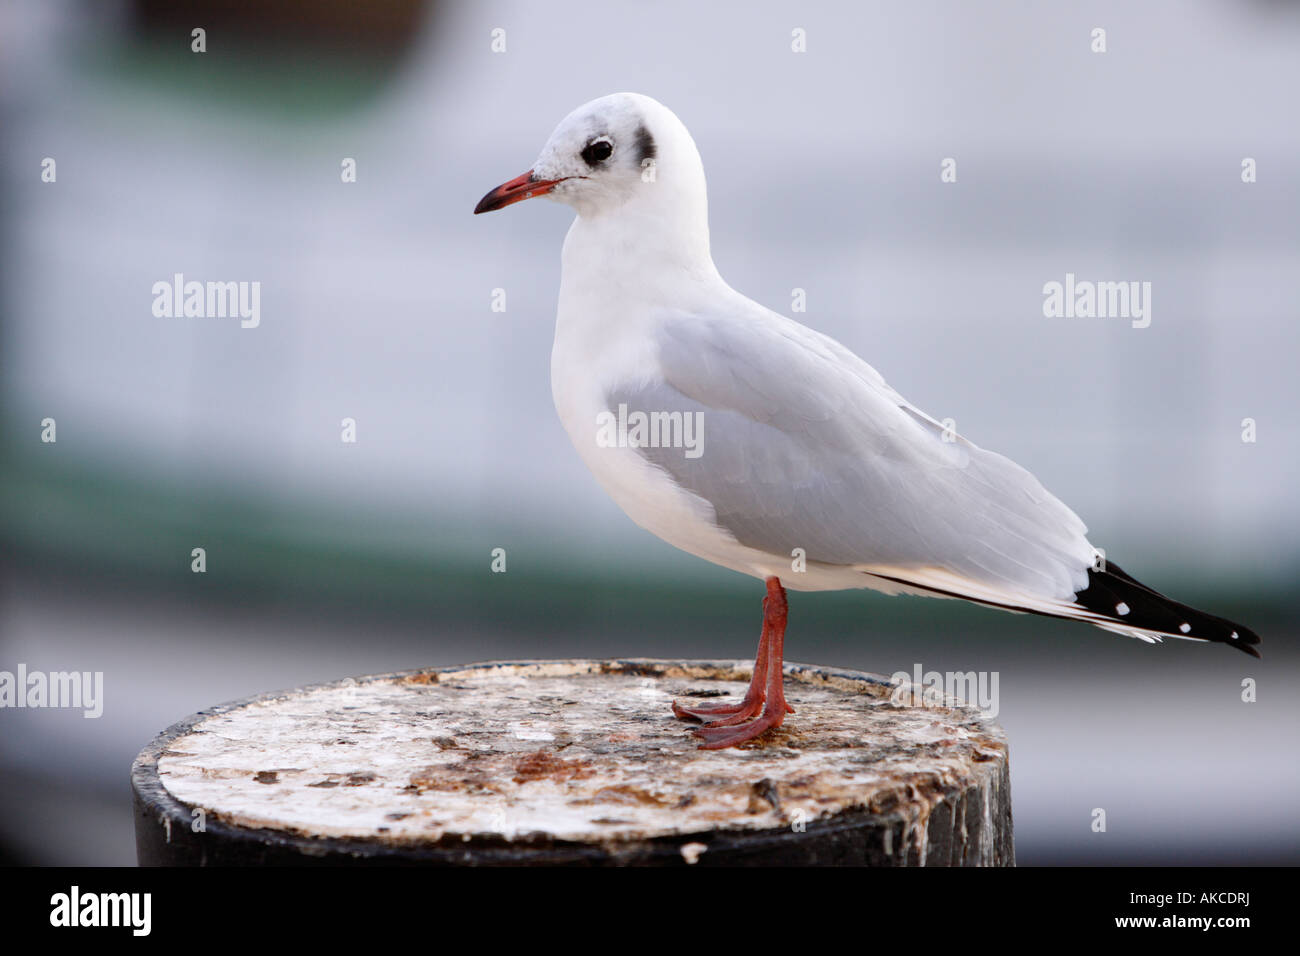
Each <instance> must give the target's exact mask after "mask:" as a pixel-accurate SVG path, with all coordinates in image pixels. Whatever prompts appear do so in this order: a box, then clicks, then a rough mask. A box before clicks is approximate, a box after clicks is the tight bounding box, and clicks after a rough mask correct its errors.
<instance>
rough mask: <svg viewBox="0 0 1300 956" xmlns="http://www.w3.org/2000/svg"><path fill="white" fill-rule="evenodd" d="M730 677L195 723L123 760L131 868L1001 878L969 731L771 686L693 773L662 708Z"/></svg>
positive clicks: (486, 678) (518, 686)
mask: <svg viewBox="0 0 1300 956" xmlns="http://www.w3.org/2000/svg"><path fill="white" fill-rule="evenodd" d="M750 666H751V665H750V664H748V663H745V662H739V661H736V662H731V661H658V660H611V661H601V660H567V661H531V662H530V661H525V662H513V663H491V664H475V665H470V666H466V667H451V668H440V669H432V670H421V671H411V672H406V673H400V674H387V675H381V676H375V677H365V678H358V679H348V680H343V681H339V682H336V683H332V684H324V685H318V686H313V687H306V688H302V689H299V690H294V691H290V692H287V693H280V694H270V695H266V696H262V697H256V698H251V699H248V700H243V701H237V702H234V703H231V704H225V705H222V706H220V707H215V708H212V709H211V710H207V711H203V712H201V713H199V714H196V715H194V716H193V717H190V718H188V719H186V720H184V721H181V722H180V723H178V724H176V725H175V726H173V727H171V728H170V729H168V730H167V731H166V732H164V733H163V734H161V735H160V736H159V737H158V738H157V739H155V740H154V741H153V742H152V743H151V744H150V745H149V746H148V747H147V748H145V750H144V751H142V752H141V754H140V755H139V756H138V757H137V758H136V761H135V764H134V766H133V767H132V773H131V778H132V787H133V790H134V793H135V803H136V835H137V848H138V853H139V860H140V862H141V863H142V864H147V865H148V864H164V865H165V864H199V865H202V864H275V863H294V864H301V863H336V864H337V863H351V864H355V863H388V864H393V863H397V864H401V863H418V864H443V865H455V864H466V865H488V864H516V865H531V864H593V863H595V864H602V863H603V864H618V863H637V864H647V863H649V864H673V863H675V864H698V865H707V864H745V865H754V864H763V863H773V864H869V865H887V866H903V865H913V866H914V865H930V866H934V865H940V866H943V865H965V866H971V865H1011V864H1013V862H1014V850H1013V844H1012V829H1011V799H1010V791H1009V775H1008V765H1007V747H1006V740H1005V737H1004V735H1003V733H1002V730H1001V728H1000V727H998V725H997V724H996V723H995V722H994V721H993V720H992V719H991V718H990V717H988V716H986V715H985V714H983V713H982V712H980V711H978V710H976V709H975V708H972V707H969V706H966V705H964V704H960V703H958V702H955V701H953V700H951V699H947V700H943V699H941V698H936V697H935V695H934V694H933V693H932V692H928V691H927V693H926V695H925V697H924V699H922V697H921V694H920V691H919V690H917V691H916V696H915V697H913V696H911V692H910V689H907V688H903V689H900V688H899V687H897V686H896V685H894V684H891V683H890V682H889V681H888V680H887V679H885V678H883V677H878V676H875V675H872V674H866V673H860V672H856V671H842V670H831V669H826V668H819V667H812V666H807V665H801V664H788V665H786V681H787V697H788V699H789V701H790V703H791V704H792V705H793V706H794V708H795V710H796V711H797V715H796V716H795V717H792V718H791V719H789V720H787V721H786V723H785V725H784V726H783V727H781V728H779V729H777V730H775V731H773V732H771V733H769V734H767V735H765V736H764V737H762V738H760V739H758V740H756V741H753V742H751V743H749V744H746V745H744V746H742V747H740V748H738V749H732V750H721V751H702V750H698V749H697V748H696V745H697V743H698V741H697V740H696V739H695V738H694V737H693V736H692V735H691V734H690V733H689V728H688V726H687V725H684V724H682V723H681V722H679V721H677V720H675V719H673V717H672V715H671V712H670V709H669V705H670V702H671V701H672V700H673V699H689V698H691V697H696V698H707V697H716V696H719V695H721V694H727V693H729V694H733V695H736V696H740V695H742V694H743V693H744V690H745V685H744V681H746V680H747V679H748V677H749V669H750ZM904 691H905V692H904Z"/></svg>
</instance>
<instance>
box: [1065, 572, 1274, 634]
mask: <svg viewBox="0 0 1300 956" xmlns="http://www.w3.org/2000/svg"><path fill="white" fill-rule="evenodd" d="M1074 607H1077V608H1079V609H1081V610H1083V611H1085V612H1087V613H1086V614H1084V615H1079V617H1080V619H1082V620H1086V621H1088V622H1090V623H1092V624H1095V625H1097V627H1100V628H1103V629H1105V630H1107V631H1114V632H1115V633H1116V634H1124V635H1126V636H1128V637H1136V638H1138V639H1139V640H1143V641H1147V642H1155V641H1159V640H1161V639H1162V638H1165V637H1177V638H1182V639H1184V640H1189V641H1209V642H1213V643H1216V644H1227V645H1229V646H1231V647H1235V648H1237V649H1238V650H1240V651H1244V652H1245V653H1247V654H1250V655H1251V656H1253V657H1259V651H1257V650H1256V649H1255V645H1256V644H1258V643H1259V635H1258V634H1256V633H1255V632H1254V631H1252V630H1250V629H1249V628H1247V627H1243V626H1242V625H1240V624H1235V623H1233V622H1232V621H1229V620H1227V619H1225V618H1221V617H1215V616H1214V615H1213V614H1206V613H1205V612H1204V611H1198V610H1196V609H1195V608H1191V607H1188V606H1187V605H1186V604H1179V603H1178V602H1177V601H1174V600H1172V599H1170V598H1167V597H1165V596H1164V595H1163V594H1161V593H1160V592H1159V591H1155V590H1152V589H1151V588H1149V587H1147V586H1146V585H1145V584H1142V583H1141V582H1140V581H1137V580H1136V579H1134V578H1133V577H1131V576H1130V575H1128V574H1125V573H1124V570H1123V569H1122V568H1120V567H1119V566H1118V565H1116V564H1112V563H1111V562H1109V561H1107V562H1105V564H1104V566H1102V567H1095V568H1090V569H1089V570H1088V586H1087V587H1086V588H1084V589H1083V590H1082V591H1079V592H1077V593H1076V594H1075V595H1074Z"/></svg>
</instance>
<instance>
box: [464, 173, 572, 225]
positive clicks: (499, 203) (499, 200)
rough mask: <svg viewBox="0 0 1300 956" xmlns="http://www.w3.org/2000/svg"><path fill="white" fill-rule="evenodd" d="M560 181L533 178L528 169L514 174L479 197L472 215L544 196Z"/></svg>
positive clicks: (560, 181)
mask: <svg viewBox="0 0 1300 956" xmlns="http://www.w3.org/2000/svg"><path fill="white" fill-rule="evenodd" d="M562 182H564V180H563V179H534V178H533V171H532V170H531V169H530V170H528V172H526V173H524V174H523V175H522V176H516V177H515V178H514V179H512V180H510V182H508V183H502V184H501V185H500V186H498V187H497V188H496V189H494V190H492V191H491V192H490V193H488V194H487V195H486V196H484V197H483V198H482V199H480V200H479V201H478V205H477V206H475V207H474V215H476V216H477V215H478V214H479V213H481V212H492V211H493V210H496V209H502V208H504V207H506V206H509V205H510V204H511V203H517V202H523V201H524V200H525V199H531V198H532V197H534V196H544V195H546V194H547V193H549V192H550V191H551V190H552V189H554V188H555V187H556V186H558V185H559V184H560V183H562Z"/></svg>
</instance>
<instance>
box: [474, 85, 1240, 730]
mask: <svg viewBox="0 0 1300 956" xmlns="http://www.w3.org/2000/svg"><path fill="white" fill-rule="evenodd" d="M532 196H546V197H547V198H549V199H553V200H558V201H559V202H562V203H566V204H567V205H569V206H572V207H573V209H574V210H575V211H576V212H577V218H576V219H575V220H574V222H573V226H572V227H571V228H570V229H569V234H568V236H567V237H566V238H565V240H564V254H563V273H562V277H561V280H560V301H559V309H558V315H557V320H556V326H555V345H554V349H553V350H552V353H551V389H552V394H553V396H554V398H555V407H556V410H557V411H558V412H559V415H560V420H561V422H563V424H564V428H565V430H566V431H567V432H568V433H569V437H570V439H572V441H573V444H574V447H576V448H577V450H578V454H579V455H581V456H582V459H583V461H584V462H586V464H587V467H588V468H590V469H591V471H592V473H593V474H594V475H595V476H596V478H597V480H598V481H599V482H600V484H601V485H602V486H603V487H604V488H605V490H606V491H607V492H608V493H609V494H610V496H611V497H612V498H613V499H614V500H615V501H616V502H618V504H619V505H620V506H621V507H622V508H623V510H624V511H625V512H627V514H628V515H629V516H630V517H631V518H632V520H634V521H635V522H636V523H637V524H639V525H641V526H642V527H643V528H646V529H647V530H649V531H651V532H653V533H654V534H656V535H658V536H659V537H661V538H663V539H664V540H665V541H667V542H669V543H670V544H672V545H674V546H676V547H678V548H681V549H682V550H683V551H688V552H690V553H691V554H694V555H698V556H699V557H701V558H704V559H706V560H708V561H712V562H714V563H715V564H720V565H722V566H723V567H726V568H731V569H732V570H735V571H740V572H742V573H744V574H749V575H753V576H754V577H756V578H761V579H763V580H764V581H765V582H766V584H767V596H766V598H765V599H764V601H763V609H764V614H763V629H762V635H761V637H760V639H759V645H758V654H757V656H756V659H755V662H754V673H753V678H752V680H751V681H750V685H749V691H748V693H747V694H746V695H745V698H744V700H743V701H741V702H740V703H737V704H724V705H713V706H708V705H693V706H690V707H686V706H681V705H678V704H674V705H673V710H674V712H675V713H676V715H677V716H678V717H681V718H683V719H693V720H698V721H701V722H703V726H701V727H700V728H699V729H697V730H696V731H695V733H696V734H697V735H698V736H700V737H702V738H703V740H704V743H703V744H702V746H703V747H706V748H709V749H717V748H721V747H730V746H734V745H736V744H739V743H743V742H745V741H748V740H752V739H753V738H755V737H757V736H758V735H759V734H761V733H763V732H765V731H767V730H769V729H771V728H774V727H778V726H780V724H781V722H782V721H783V720H784V719H785V716H786V714H787V713H793V710H792V708H790V707H789V706H788V705H787V704H786V701H785V696H784V693H783V689H782V679H783V670H782V668H783V656H784V639H785V623H786V595H785V587H784V586H783V584H784V585H786V586H789V587H791V588H794V589H795V590H797V591H820V590H838V589H843V588H873V589H875V590H877V591H883V592H885V593H886V594H902V593H906V594H921V595H928V596H932V597H946V598H964V599H965V600H968V601H973V602H975V603H978V604H984V605H987V606H990V607H997V608H1003V609H1005V610H1009V611H1018V612H1026V611H1027V612H1032V613H1037V614H1046V615H1050V616H1052V617H1062V618H1070V619H1072V620H1079V621H1087V622H1088V623H1090V624H1095V625H1097V626H1098V627H1101V628H1105V629H1106V630H1108V631H1115V632H1117V633H1120V634H1125V635H1129V636H1131V637H1137V638H1140V639H1142V640H1145V641H1148V642H1156V641H1159V640H1160V639H1161V638H1164V637H1179V638H1187V639H1190V640H1198V641H1217V642H1221V643H1225V644H1230V645H1232V646H1233V647H1237V648H1239V649H1241V650H1243V651H1246V652H1247V653H1250V654H1254V655H1255V656H1256V657H1258V656H1259V654H1258V652H1257V651H1256V650H1255V649H1254V647H1253V646H1252V645H1254V644H1258V643H1259V637H1258V636H1257V635H1255V634H1254V633H1253V632H1251V631H1249V630H1247V629H1246V628H1245V627H1242V626H1241V625H1239V624H1234V623H1232V622H1230V621H1226V620H1224V619H1222V618H1218V617H1213V616H1211V615H1209V614H1205V613H1202V612H1200V611H1196V610H1193V609H1192V608H1189V607H1186V606H1185V605H1182V604H1179V603H1177V602H1175V601H1172V600H1170V599H1169V598H1166V597H1164V596H1163V595H1161V594H1159V593H1157V592H1155V591H1153V590H1151V589H1150V588H1148V587H1146V586H1144V585H1142V584H1139V583H1138V582H1137V581H1135V580H1134V579H1133V578H1131V577H1129V576H1128V575H1127V574H1125V573H1124V572H1123V571H1121V570H1120V569H1119V568H1118V567H1117V566H1116V565H1115V564H1113V563H1108V562H1106V561H1105V560H1104V559H1100V552H1098V551H1097V550H1096V549H1095V548H1094V547H1093V546H1092V545H1091V544H1089V543H1088V539H1087V538H1086V537H1085V532H1086V531H1087V529H1086V528H1085V527H1084V524H1083V522H1082V521H1080V520H1079V518H1078V517H1077V516H1076V515H1075V514H1074V512H1072V511H1071V510H1070V509H1069V508H1067V507H1066V506H1065V505H1064V504H1062V503H1061V502H1060V501H1058V500H1057V499H1056V498H1054V497H1053V496H1052V495H1051V494H1049V493H1048V492H1047V490H1046V489H1044V488H1043V486H1042V485H1041V484H1040V483H1039V482H1038V480H1037V479H1036V478H1034V476H1033V475H1031V474H1030V473H1029V472H1027V471H1025V470H1024V469H1023V468H1021V467H1020V466H1019V465H1017V464H1015V463H1014V462H1012V461H1010V460H1008V459H1006V458H1004V457H1002V456H1001V455H998V454H995V453H994V452H991V451H985V450H984V449H982V448H980V447H978V446H976V445H974V444H972V443H971V442H969V441H967V440H966V439H964V438H960V437H957V436H954V435H953V434H952V433H951V432H949V433H947V434H945V429H944V426H943V425H941V424H940V423H939V422H937V421H935V419H933V418H931V417H930V416H929V415H927V414H925V413H924V412H922V411H921V410H920V409H918V408H916V407H915V406H914V405H912V404H911V403H909V402H908V401H907V400H906V399H904V398H903V397H902V396H901V395H899V394H898V393H897V392H896V391H894V390H893V389H892V388H890V387H889V386H888V385H886V384H885V380H884V379H883V378H882V377H881V376H880V374H879V373H878V372H877V371H876V370H875V369H873V368H872V367H871V366H870V365H868V364H867V363H866V362H864V361H862V359H860V358H858V357H857V356H856V355H854V354H853V353H852V352H850V351H849V350H848V349H847V348H845V347H844V346H843V345H841V344H840V343H838V342H836V341H835V340H833V339H831V338H829V337H827V336H825V335H822V334H821V333H820V332H815V331H813V330H812V329H809V328H806V327H805V326H802V325H800V324H799V323H797V322H795V321H793V320H791V319H788V318H786V317H785V316H782V315H778V314H776V313H775V312H772V311H771V310H769V309H765V308H764V307H763V306H761V305H759V304H758V303H756V302H753V301H751V300H750V299H747V298H746V297H745V296H743V295H741V294H740V293H739V292H737V291H736V290H735V289H733V288H731V286H729V285H727V283H726V282H725V281H724V280H723V278H722V276H720V275H719V274H718V270H717V268H716V267H715V266H714V264H713V258H712V256H711V254H710V252H709V223H708V200H707V195H706V190H705V183H704V166H703V164H702V163H701V161H700V155H699V152H698V151H697V150H696V147H695V142H694V140H692V138H691V135H690V133H689V132H687V130H686V127H685V126H684V125H683V124H682V122H681V121H680V120H679V119H678V118H677V117H676V116H675V115H674V114H673V113H672V112H671V111H670V110H669V109H667V108H666V107H665V106H663V105H662V104H661V103H659V102H657V101H656V100H653V99H651V98H650V97H648V96H643V95H640V94H637V93H615V94H613V95H611V96H605V97H601V98H600V99H596V100H592V101H591V102H590V103H587V104H585V105H583V106H580V107H578V108H577V109H576V110H574V111H573V112H572V113H570V114H569V115H568V116H567V117H565V119H564V120H563V121H561V123H560V125H559V126H557V127H556V129H555V132H553V133H552V134H551V138H550V139H549V140H548V141H547V143H546V145H545V147H543V149H542V152H541V155H540V156H539V157H538V158H537V162H535V163H534V164H533V167H532V168H531V169H530V170H529V171H528V172H526V173H524V174H523V175H522V176H519V177H517V178H516V179H512V180H510V181H509V182H507V183H503V184H502V185H501V186H498V187H497V188H496V189H494V190H492V191H491V192H490V193H488V194H487V195H486V196H484V197H483V199H482V200H481V201H480V202H479V204H478V206H477V207H476V208H475V209H474V212H475V213H482V212H490V211H492V210H495V209H500V208H502V207H504V206H508V205H511V204H512V203H516V202H519V201H520V200H524V199H528V198H529V197H532Z"/></svg>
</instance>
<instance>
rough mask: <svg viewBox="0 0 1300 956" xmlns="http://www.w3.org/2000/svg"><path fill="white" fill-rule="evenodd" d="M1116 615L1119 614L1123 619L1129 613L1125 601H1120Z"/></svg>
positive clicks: (1116, 607) (1116, 608)
mask: <svg viewBox="0 0 1300 956" xmlns="http://www.w3.org/2000/svg"><path fill="white" fill-rule="evenodd" d="M1115 613H1116V614H1118V615H1119V616H1120V617H1123V616H1124V615H1125V614H1127V613H1128V605H1127V604H1125V603H1124V602H1123V601H1120V602H1119V603H1118V604H1116V605H1115Z"/></svg>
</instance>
